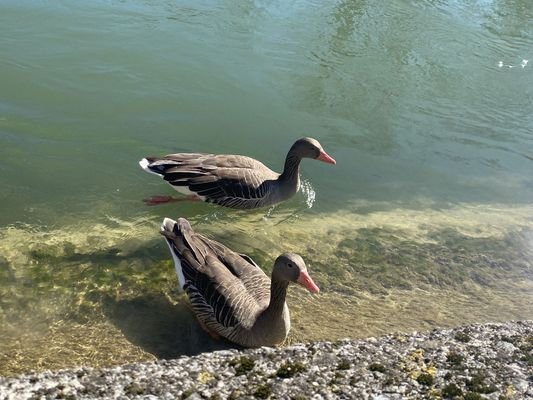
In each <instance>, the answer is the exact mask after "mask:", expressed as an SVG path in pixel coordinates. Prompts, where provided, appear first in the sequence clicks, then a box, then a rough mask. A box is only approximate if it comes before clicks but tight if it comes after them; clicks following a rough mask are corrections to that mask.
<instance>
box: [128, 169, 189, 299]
mask: <svg viewBox="0 0 533 400" xmlns="http://www.w3.org/2000/svg"><path fill="white" fill-rule="evenodd" d="M144 160H146V159H144ZM139 164H140V163H139ZM141 166H142V165H141ZM175 224H176V221H174V220H173V219H170V218H165V219H164V220H163V223H162V224H161V231H167V232H172V230H173V228H174V225H175ZM165 239H166V242H167V245H168V248H169V250H170V254H171V255H172V259H173V260H174V268H175V269H176V275H177V276H178V282H179V285H180V289H181V290H183V285H185V276H183V270H182V269H181V261H180V259H179V257H178V255H177V254H176V251H175V250H174V246H172V241H171V240H170V239H168V238H165Z"/></svg>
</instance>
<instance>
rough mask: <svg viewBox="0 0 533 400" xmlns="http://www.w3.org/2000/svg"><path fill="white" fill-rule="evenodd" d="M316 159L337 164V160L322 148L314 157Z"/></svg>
mask: <svg viewBox="0 0 533 400" xmlns="http://www.w3.org/2000/svg"><path fill="white" fill-rule="evenodd" d="M316 159H317V160H320V161H323V162H325V163H328V164H337V162H336V161H335V160H334V159H333V158H331V157H330V156H329V154H328V153H326V152H325V151H324V150H320V154H319V155H318V157H317V158H316Z"/></svg>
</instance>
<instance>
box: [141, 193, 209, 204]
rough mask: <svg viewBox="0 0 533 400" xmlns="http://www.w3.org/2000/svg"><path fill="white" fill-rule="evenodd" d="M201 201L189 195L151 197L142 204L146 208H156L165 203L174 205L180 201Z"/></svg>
mask: <svg viewBox="0 0 533 400" xmlns="http://www.w3.org/2000/svg"><path fill="white" fill-rule="evenodd" d="M200 200H201V199H200V198H199V197H198V196H196V195H194V194H191V195H189V196H185V197H172V196H152V197H149V198H147V199H144V200H143V201H144V204H146V205H147V206H157V205H160V204H166V203H176V202H181V201H200Z"/></svg>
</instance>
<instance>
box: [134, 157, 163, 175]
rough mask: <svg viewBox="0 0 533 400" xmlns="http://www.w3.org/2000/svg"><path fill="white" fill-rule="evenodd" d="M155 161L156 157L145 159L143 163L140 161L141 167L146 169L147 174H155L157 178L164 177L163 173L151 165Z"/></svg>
mask: <svg viewBox="0 0 533 400" xmlns="http://www.w3.org/2000/svg"><path fill="white" fill-rule="evenodd" d="M154 161H155V157H145V158H143V159H142V160H141V161H139V165H140V166H141V168H142V169H144V170H145V171H146V172H149V173H150V174H154V175H157V176H163V175H162V174H161V172H159V171H158V170H157V169H154V168H152V166H151V164H152V163H153V162H154Z"/></svg>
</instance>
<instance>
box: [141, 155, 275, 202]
mask: <svg viewBox="0 0 533 400" xmlns="http://www.w3.org/2000/svg"><path fill="white" fill-rule="evenodd" d="M147 160H148V164H147V168H148V170H149V171H150V172H154V173H156V174H159V175H161V176H162V177H163V179H164V180H166V181H167V182H168V183H169V184H171V185H172V186H174V187H175V188H176V190H178V191H179V190H180V189H182V188H183V189H188V190H189V191H191V192H193V193H196V194H197V195H198V196H200V197H202V198H204V199H205V200H206V201H208V202H211V203H216V204H219V205H224V206H227V207H235V208H253V207H258V206H261V201H264V200H263V199H265V198H267V196H268V195H269V194H270V192H271V191H272V190H274V188H275V185H274V182H275V181H276V179H277V178H278V177H279V174H277V173H275V172H274V171H272V170H271V169H269V168H268V167H266V166H265V165H264V164H263V163H261V162H259V161H257V160H255V159H253V158H250V157H245V156H240V155H213V154H202V153H179V154H169V155H167V156H165V157H163V158H159V159H154V158H151V159H150V158H148V159H147Z"/></svg>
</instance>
